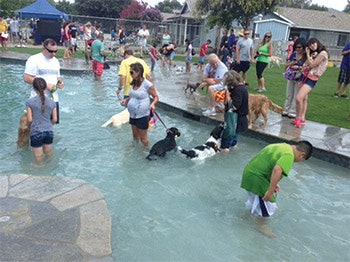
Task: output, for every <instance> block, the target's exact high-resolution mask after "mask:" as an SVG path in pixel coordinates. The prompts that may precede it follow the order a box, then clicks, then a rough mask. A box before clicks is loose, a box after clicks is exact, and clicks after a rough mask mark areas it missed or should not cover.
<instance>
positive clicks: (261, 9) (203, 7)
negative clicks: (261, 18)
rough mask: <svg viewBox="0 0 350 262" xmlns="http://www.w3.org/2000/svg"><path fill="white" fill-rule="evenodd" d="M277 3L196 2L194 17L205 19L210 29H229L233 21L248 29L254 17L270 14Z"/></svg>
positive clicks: (274, 0)
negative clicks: (219, 26)
mask: <svg viewBox="0 0 350 262" xmlns="http://www.w3.org/2000/svg"><path fill="white" fill-rule="evenodd" d="M278 3H279V0H236V1H232V0H197V2H196V6H195V7H196V10H195V16H196V17H198V18H203V17H205V18H206V20H207V22H208V26H210V27H212V26H215V25H221V26H224V27H226V28H229V27H230V26H231V23H232V21H233V20H237V21H238V22H239V23H240V24H241V25H242V27H248V26H249V25H250V21H251V19H252V18H253V17H254V16H256V15H258V14H261V13H262V14H265V13H268V12H272V11H273V9H274V8H275V7H276V5H277V4H278Z"/></svg>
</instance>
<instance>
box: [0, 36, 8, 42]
mask: <svg viewBox="0 0 350 262" xmlns="http://www.w3.org/2000/svg"><path fill="white" fill-rule="evenodd" d="M7 39H8V38H7V37H2V36H0V41H1V42H3V41H7Z"/></svg>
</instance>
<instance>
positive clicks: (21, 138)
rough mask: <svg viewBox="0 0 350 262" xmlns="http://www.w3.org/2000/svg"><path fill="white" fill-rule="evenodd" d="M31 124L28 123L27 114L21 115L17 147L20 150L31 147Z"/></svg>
mask: <svg viewBox="0 0 350 262" xmlns="http://www.w3.org/2000/svg"><path fill="white" fill-rule="evenodd" d="M29 138H30V123H29V122H28V118H27V113H24V114H23V115H21V118H20V120H19V127H18V139H17V145H18V147H19V148H22V147H24V146H25V145H29Z"/></svg>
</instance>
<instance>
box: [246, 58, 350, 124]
mask: <svg viewBox="0 0 350 262" xmlns="http://www.w3.org/2000/svg"><path fill="white" fill-rule="evenodd" d="M283 71H284V66H283V65H282V66H281V67H273V68H267V69H265V71H264V77H265V86H266V89H267V92H265V93H263V94H265V95H267V96H268V97H269V98H270V99H272V101H274V102H275V103H277V104H278V105H280V106H282V107H283V106H284V101H285V94H286V85H287V80H286V79H285V78H284V77H283V76H282V74H283ZM338 73H339V68H335V67H329V68H328V69H327V71H326V72H325V73H324V75H323V76H322V77H321V78H320V79H319V81H318V82H317V84H316V86H315V88H314V89H313V90H312V91H311V92H310V93H309V99H308V109H307V112H306V119H307V120H311V121H314V122H318V123H324V124H328V125H333V126H338V127H344V128H347V129H350V120H348V116H349V114H350V99H344V98H340V97H339V98H334V97H333V94H334V92H335V90H336V87H337V81H338ZM247 81H248V83H249V85H250V86H249V91H250V92H252V93H256V92H255V91H254V89H255V88H256V87H257V85H258V83H257V79H256V74H255V64H254V65H252V67H251V68H250V70H249V72H248V80H247Z"/></svg>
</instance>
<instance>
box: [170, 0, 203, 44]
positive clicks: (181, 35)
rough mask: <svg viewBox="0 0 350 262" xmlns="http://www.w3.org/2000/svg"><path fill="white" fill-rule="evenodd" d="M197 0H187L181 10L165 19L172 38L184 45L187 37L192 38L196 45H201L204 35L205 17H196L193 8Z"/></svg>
mask: <svg viewBox="0 0 350 262" xmlns="http://www.w3.org/2000/svg"><path fill="white" fill-rule="evenodd" d="M195 4H196V0H186V1H185V3H184V5H183V6H182V9H181V11H180V12H177V13H175V14H172V15H170V16H167V18H166V20H165V21H164V22H165V23H167V27H168V31H169V32H171V35H172V40H173V41H174V42H175V43H177V44H179V45H183V44H184V43H185V39H190V40H191V41H192V44H193V45H194V46H199V45H200V43H201V42H202V39H201V36H203V35H204V30H205V26H204V19H202V20H197V19H195V18H194V15H193V10H194V8H195Z"/></svg>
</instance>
